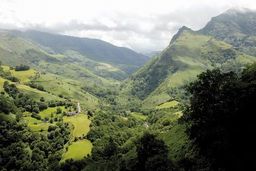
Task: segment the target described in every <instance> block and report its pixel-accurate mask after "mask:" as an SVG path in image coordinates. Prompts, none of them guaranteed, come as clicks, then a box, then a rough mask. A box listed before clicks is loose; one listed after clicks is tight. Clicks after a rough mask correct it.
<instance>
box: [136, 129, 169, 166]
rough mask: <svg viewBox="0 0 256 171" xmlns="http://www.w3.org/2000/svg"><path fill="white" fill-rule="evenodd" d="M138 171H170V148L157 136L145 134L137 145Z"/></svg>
mask: <svg viewBox="0 0 256 171" xmlns="http://www.w3.org/2000/svg"><path fill="white" fill-rule="evenodd" d="M137 156H138V169H137V170H138V171H168V170H173V169H171V167H173V166H171V162H170V161H169V159H168V148H167V146H166V145H165V143H164V142H163V141H162V140H159V139H157V138H156V136H155V135H152V134H149V133H145V134H144V135H143V136H142V137H141V138H140V139H139V142H138V144H137Z"/></svg>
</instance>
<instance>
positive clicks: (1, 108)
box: [0, 94, 16, 114]
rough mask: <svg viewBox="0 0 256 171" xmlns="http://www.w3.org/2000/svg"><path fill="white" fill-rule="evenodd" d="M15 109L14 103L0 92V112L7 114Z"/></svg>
mask: <svg viewBox="0 0 256 171" xmlns="http://www.w3.org/2000/svg"><path fill="white" fill-rule="evenodd" d="M14 111H16V106H15V105H14V103H13V102H12V101H11V100H10V99H9V98H8V97H6V96H5V95H3V94H0V113H1V112H3V113H5V114H9V113H10V112H14Z"/></svg>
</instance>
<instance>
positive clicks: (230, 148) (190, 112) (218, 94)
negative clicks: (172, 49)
mask: <svg viewBox="0 0 256 171" xmlns="http://www.w3.org/2000/svg"><path fill="white" fill-rule="evenodd" d="M188 90H189V92H190V93H191V94H192V97H191V100H190V103H191V104H190V106H189V107H188V108H187V110H186V112H185V114H184V117H183V119H184V120H185V121H186V122H187V133H188V135H189V137H190V139H191V140H192V141H193V142H194V143H195V145H196V146H197V147H198V148H199V152H200V154H201V155H203V156H204V157H205V158H206V160H207V161H208V162H209V167H210V168H211V169H213V170H218V169H224V170H256V158H255V152H256V146H255V144H256V140H255V137H254V136H255V135H256V124H255V118H256V115H255V106H254V105H255V103H256V65H255V64H254V65H252V66H249V67H248V68H246V69H244V71H243V72H242V73H241V74H236V73H233V72H228V73H222V72H221V71H220V70H218V69H216V70H213V71H206V72H205V73H202V74H200V75H199V76H198V80H197V81H195V82H194V83H192V84H191V85H190V86H189V87H188Z"/></svg>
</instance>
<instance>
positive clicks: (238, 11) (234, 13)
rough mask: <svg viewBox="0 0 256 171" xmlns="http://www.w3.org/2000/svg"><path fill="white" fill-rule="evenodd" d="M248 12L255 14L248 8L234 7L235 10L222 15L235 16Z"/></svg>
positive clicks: (231, 9)
mask: <svg viewBox="0 0 256 171" xmlns="http://www.w3.org/2000/svg"><path fill="white" fill-rule="evenodd" d="M248 12H255V11H254V10H251V9H249V8H242V7H236V8H230V9H228V10H227V11H226V12H225V13H224V14H228V15H237V14H241V13H248Z"/></svg>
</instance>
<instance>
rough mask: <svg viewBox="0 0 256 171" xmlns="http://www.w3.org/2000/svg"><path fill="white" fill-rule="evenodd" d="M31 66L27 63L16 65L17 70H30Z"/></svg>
mask: <svg viewBox="0 0 256 171" xmlns="http://www.w3.org/2000/svg"><path fill="white" fill-rule="evenodd" d="M29 69H30V67H29V66H27V65H22V64H21V65H18V66H15V71H27V70H29Z"/></svg>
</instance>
